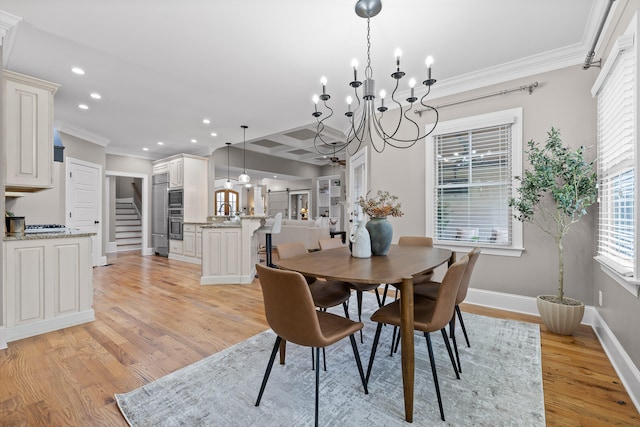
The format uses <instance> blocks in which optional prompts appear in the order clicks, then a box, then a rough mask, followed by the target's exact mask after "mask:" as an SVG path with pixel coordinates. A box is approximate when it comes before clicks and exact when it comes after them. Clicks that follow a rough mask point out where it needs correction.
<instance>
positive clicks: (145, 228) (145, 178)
mask: <svg viewBox="0 0 640 427" xmlns="http://www.w3.org/2000/svg"><path fill="white" fill-rule="evenodd" d="M104 175H105V180H106V179H107V178H108V177H111V176H124V177H128V178H141V179H142V249H141V255H153V248H152V247H148V246H147V245H148V244H149V214H150V212H149V210H150V207H149V175H148V174H144V173H133V172H119V171H109V170H108V171H106V172H105V173H104ZM107 215H108V214H107Z"/></svg>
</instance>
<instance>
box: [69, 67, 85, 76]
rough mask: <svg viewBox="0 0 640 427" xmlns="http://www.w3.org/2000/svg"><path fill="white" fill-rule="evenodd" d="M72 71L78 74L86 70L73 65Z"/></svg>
mask: <svg viewBox="0 0 640 427" xmlns="http://www.w3.org/2000/svg"><path fill="white" fill-rule="evenodd" d="M71 71H72V72H74V73H75V74H78V75H83V74H84V70H83V69H82V68H80V67H73V68H72V69H71Z"/></svg>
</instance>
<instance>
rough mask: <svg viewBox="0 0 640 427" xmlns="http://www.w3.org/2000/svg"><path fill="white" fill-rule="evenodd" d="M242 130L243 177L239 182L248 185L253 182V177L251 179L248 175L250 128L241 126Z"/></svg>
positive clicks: (239, 178)
mask: <svg viewBox="0 0 640 427" xmlns="http://www.w3.org/2000/svg"><path fill="white" fill-rule="evenodd" d="M240 127H241V128H242V131H243V132H244V135H243V138H242V140H243V143H242V175H240V176H239V177H238V181H240V183H241V184H248V183H250V182H251V177H249V175H247V160H246V158H247V128H248V127H249V126H247V125H242V126H240Z"/></svg>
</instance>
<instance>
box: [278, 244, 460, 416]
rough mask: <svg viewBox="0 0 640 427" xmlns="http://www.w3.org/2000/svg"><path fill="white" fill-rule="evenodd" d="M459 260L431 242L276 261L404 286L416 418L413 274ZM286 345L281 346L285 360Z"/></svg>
mask: <svg viewBox="0 0 640 427" xmlns="http://www.w3.org/2000/svg"><path fill="white" fill-rule="evenodd" d="M454 261H455V253H454V252H452V251H451V250H449V249H444V248H434V247H429V246H407V245H391V247H390V248H389V251H388V252H387V254H386V255H381V256H371V257H369V258H356V257H353V256H351V253H350V251H349V248H348V247H346V246H345V247H342V248H336V249H328V250H321V251H315V252H309V253H307V254H303V255H299V256H296V257H292V258H287V259H284V260H278V261H276V262H275V264H276V265H277V266H278V267H279V268H281V269H284V270H292V271H297V272H300V273H302V274H303V275H305V276H314V277H318V278H321V279H326V280H339V281H344V282H355V283H378V284H391V285H394V286H396V287H397V288H398V289H400V324H401V326H400V340H401V343H402V349H401V364H402V385H403V392H404V409H405V419H406V421H407V422H413V394H414V392H413V391H414V375H415V353H414V350H415V349H414V336H413V334H414V331H413V321H414V320H413V316H414V312H413V310H414V306H413V276H416V275H419V274H422V273H425V272H427V271H429V270H433V269H434V268H436V267H438V266H440V265H443V264H445V263H448V265H451V264H452V263H453V262H454ZM283 354H284V348H283V347H281V354H280V358H281V363H284V359H283V357H284V356H283Z"/></svg>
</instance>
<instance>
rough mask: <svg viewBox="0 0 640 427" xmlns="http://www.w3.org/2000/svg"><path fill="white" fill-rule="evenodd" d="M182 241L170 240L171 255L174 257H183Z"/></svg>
mask: <svg viewBox="0 0 640 427" xmlns="http://www.w3.org/2000/svg"><path fill="white" fill-rule="evenodd" d="M183 247H184V246H183V244H182V240H169V253H170V254H174V255H182V252H183V250H184V249H183Z"/></svg>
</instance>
